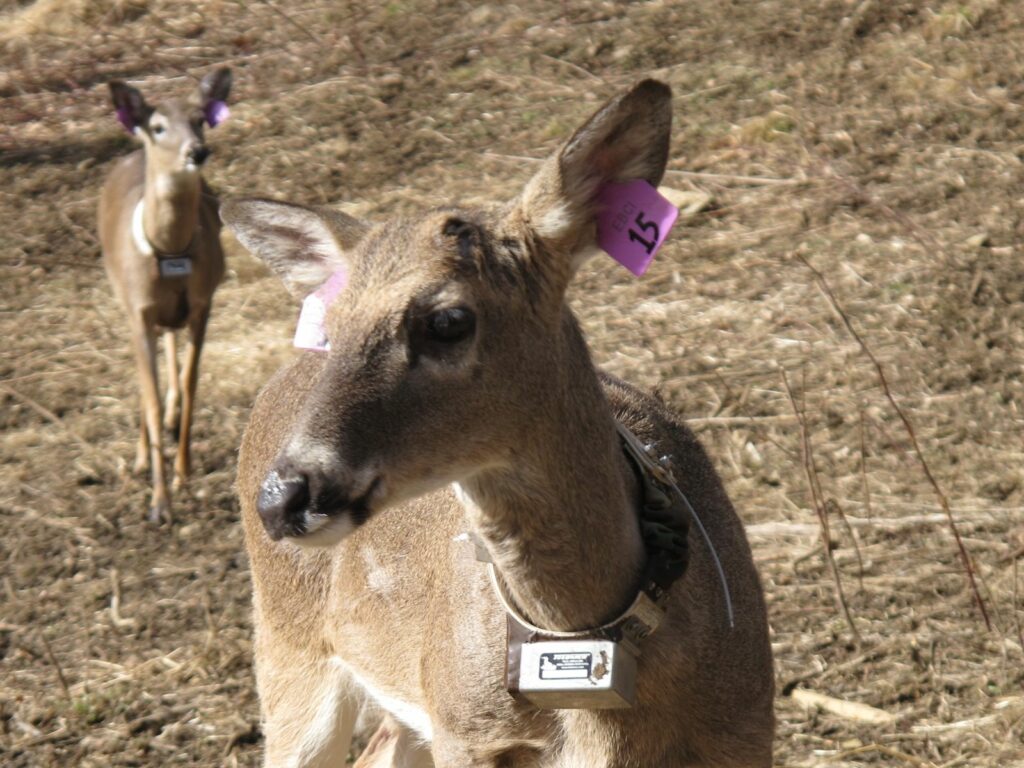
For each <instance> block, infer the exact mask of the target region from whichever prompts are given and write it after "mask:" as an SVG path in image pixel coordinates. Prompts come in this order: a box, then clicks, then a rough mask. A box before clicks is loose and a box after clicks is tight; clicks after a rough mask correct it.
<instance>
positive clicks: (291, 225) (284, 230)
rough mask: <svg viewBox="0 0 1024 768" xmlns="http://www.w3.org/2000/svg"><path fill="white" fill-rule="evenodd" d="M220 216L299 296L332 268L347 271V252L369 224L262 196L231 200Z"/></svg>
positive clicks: (359, 238) (315, 284)
mask: <svg viewBox="0 0 1024 768" xmlns="http://www.w3.org/2000/svg"><path fill="white" fill-rule="evenodd" d="M220 217H221V220H222V221H223V222H224V223H225V224H226V225H227V226H228V228H230V229H231V231H232V232H233V233H234V234H235V237H237V238H238V240H239V242H241V243H242V245H243V246H245V248H246V249H247V250H248V251H249V252H250V253H252V254H253V255H254V256H256V257H257V258H259V259H260V260H261V261H263V262H264V263H265V264H266V265H267V266H268V267H270V269H271V271H273V272H274V273H275V274H277V275H278V277H280V278H281V280H282V281H283V282H284V284H285V287H286V288H288V290H289V291H290V292H291V293H292V295H294V296H296V297H299V298H302V297H304V296H306V295H307V294H308V293H310V291H312V290H313V289H315V288H317V287H318V286H319V285H321V284H322V283H323V282H324V281H325V280H326V279H327V278H328V277H330V276H331V274H333V273H334V272H337V271H339V270H343V271H349V268H350V267H349V256H348V253H349V252H350V251H351V250H352V249H353V248H355V246H356V244H357V243H358V242H359V241H360V240H361V239H362V238H363V236H364V235H365V234H366V232H367V231H368V229H369V227H368V225H367V224H365V223H364V222H362V221H359V220H358V219H355V218H353V217H351V216H348V215H347V214H344V213H342V212H341V211H336V210H334V209H331V208H313V207H308V206H304V205H298V204H296V203H287V202H284V201H281V200H268V199H265V198H235V199H229V200H226V201H225V202H224V203H223V204H222V205H221V207H220Z"/></svg>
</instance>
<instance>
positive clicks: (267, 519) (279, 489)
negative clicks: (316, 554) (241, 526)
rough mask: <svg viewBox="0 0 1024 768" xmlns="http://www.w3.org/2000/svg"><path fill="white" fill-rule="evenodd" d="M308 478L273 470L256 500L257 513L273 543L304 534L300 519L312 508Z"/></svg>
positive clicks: (285, 471) (294, 473) (284, 470)
mask: <svg viewBox="0 0 1024 768" xmlns="http://www.w3.org/2000/svg"><path fill="white" fill-rule="evenodd" d="M309 501H310V495H309V478H308V477H307V476H306V475H305V474H303V473H301V472H294V471H288V470H287V469H276V468H275V469H271V470H270V472H268V473H267V476H266V478H264V480H263V484H262V485H261V486H260V492H259V495H258V496H257V497H256V511H257V512H259V515H260V519H261V520H262V521H263V527H264V528H265V529H266V531H267V534H268V535H269V536H270V538H271V539H272V540H273V541H278V540H280V539H283V538H284V537H285V536H288V535H289V534H295V533H301V526H300V525H297V523H299V522H300V520H299V516H300V515H301V514H302V513H303V512H305V511H306V510H307V509H308V507H309Z"/></svg>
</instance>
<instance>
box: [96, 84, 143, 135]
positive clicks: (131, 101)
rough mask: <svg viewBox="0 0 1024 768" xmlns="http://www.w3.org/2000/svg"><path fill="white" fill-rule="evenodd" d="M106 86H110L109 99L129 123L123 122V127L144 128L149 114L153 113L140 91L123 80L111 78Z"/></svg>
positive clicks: (129, 128)
mask: <svg viewBox="0 0 1024 768" xmlns="http://www.w3.org/2000/svg"><path fill="white" fill-rule="evenodd" d="M107 87H108V88H110V100H111V101H112V102H113V104H114V109H116V110H117V111H118V113H119V114H121V115H124V116H125V117H127V118H128V120H129V123H130V124H125V128H128V130H134V129H135V128H144V127H145V126H146V123H147V122H148V121H149V116H150V115H152V114H153V108H152V107H151V106H149V104H147V103H146V99H145V97H143V95H142V92H141V91H140V90H139V89H138V88H135V87H133V86H131V85H128V83H126V82H124V81H123V80H111V81H110V82H109V83H107Z"/></svg>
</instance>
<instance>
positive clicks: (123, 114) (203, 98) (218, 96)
mask: <svg viewBox="0 0 1024 768" xmlns="http://www.w3.org/2000/svg"><path fill="white" fill-rule="evenodd" d="M109 86H110V96H111V99H112V100H113V102H114V108H115V109H116V110H117V118H118V120H119V121H120V122H121V124H122V125H123V126H124V127H125V129H126V130H128V132H129V133H131V134H133V135H134V136H137V137H138V138H139V139H140V140H141V141H142V144H143V146H144V147H145V150H146V159H147V161H148V163H150V164H151V165H153V166H154V167H156V168H159V169H160V170H161V171H163V172H167V173H196V172H197V171H198V170H199V167H200V166H201V165H202V164H203V163H204V162H205V160H206V158H207V157H208V156H209V154H210V150H209V148H208V147H207V146H206V143H205V142H204V140H203V128H204V126H206V125H209V126H210V127H213V126H215V125H217V124H218V123H220V122H222V121H223V120H224V118H225V117H226V113H227V108H226V106H225V103H226V102H227V98H228V94H229V93H230V91H231V70H230V69H228V68H226V67H224V68H221V69H217V70H214V71H213V72H210V73H208V74H207V75H206V76H205V77H204V78H203V79H202V80H201V81H200V83H199V88H198V91H197V94H196V96H195V97H194V98H192V99H188V100H186V99H170V100H168V101H165V102H162V103H161V104H158V105H157V106H155V107H154V106H150V105H149V104H148V103H147V102H146V99H145V97H143V95H142V92H141V91H139V90H138V89H137V88H133V87H132V86H130V85H127V84H126V83H124V82H122V81H120V80H113V81H111V82H110V83H109Z"/></svg>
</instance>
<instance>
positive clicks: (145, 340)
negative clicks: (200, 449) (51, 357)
mask: <svg viewBox="0 0 1024 768" xmlns="http://www.w3.org/2000/svg"><path fill="white" fill-rule="evenodd" d="M132 342H133V345H134V347H135V363H136V366H137V367H138V371H139V391H140V394H141V396H142V416H143V420H142V429H143V431H144V432H145V433H147V438H140V440H139V447H140V448H141V447H142V445H143V442H144V441H145V442H148V443H149V463H150V468H151V469H152V473H153V496H152V500H151V503H150V508H149V520H150V522H152V523H159V522H162V521H166V522H170V519H171V503H170V496H169V495H168V493H167V478H166V477H165V475H164V455H163V437H162V433H161V431H160V390H159V387H158V386H157V376H156V334H155V333H154V332H153V330H152V326H151V325H149V324H148V323H146V322H145V320H140V321H138V322H136V323H134V324H133V328H132ZM137 458H138V457H136V459H137Z"/></svg>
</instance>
